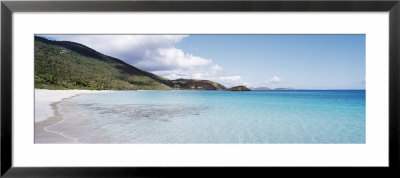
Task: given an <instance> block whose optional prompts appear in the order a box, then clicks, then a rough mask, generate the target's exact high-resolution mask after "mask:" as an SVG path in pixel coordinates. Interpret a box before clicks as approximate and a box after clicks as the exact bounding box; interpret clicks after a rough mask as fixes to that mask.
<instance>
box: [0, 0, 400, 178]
mask: <svg viewBox="0 0 400 178" xmlns="http://www.w3.org/2000/svg"><path fill="white" fill-rule="evenodd" d="M127 11H161V12H185V11H191V12H194V11H198V12H216V11H225V12H236V11H248V12H250V11H251V12H263V11H274V12H277V11H290V12H316V11H318V12H319V11H321V12H389V24H390V25H389V74H388V75H389V133H388V134H389V167H334V168H327V167H312V168H311V167H257V168H250V167H233V168H232V167H201V168H198V167H185V168H182V167H180V168H177V167H151V168H150V167H135V168H132V167H102V168H97V167H74V168H73V167H65V168H52V167H48V168H21V167H13V165H12V151H13V150H12V102H13V101H12V67H11V66H12V61H13V59H12V43H13V42H12V31H13V29H12V17H13V12H127ZM399 22H400V1H399V0H386V1H385V0H364V1H354V0H345V1H343V0H342V1H332V0H311V1H308V0H302V1H293V0H292V1H290V0H281V1H277V0H262V1H2V2H1V73H0V74H1V175H2V176H5V177H133V176H136V177H144V176H161V177H166V176H180V175H182V176H186V177H192V176H207V177H208V176H211V175H216V174H219V175H224V176H226V175H243V176H245V175H246V177H247V175H249V174H254V175H274V173H278V175H285V174H288V173H298V174H308V175H310V173H311V175H313V172H314V169H317V170H318V171H325V173H324V174H323V175H325V174H329V175H337V176H340V174H342V173H341V171H337V169H340V170H344V171H349V172H348V173H346V174H350V175H351V174H354V175H356V174H357V175H358V174H359V173H362V174H368V175H371V174H370V173H372V172H373V173H378V174H379V175H381V174H380V173H382V172H385V173H386V172H387V173H394V174H399V171H398V168H399V161H400V156H399V139H400V137H399V133H400V125H399V113H400V112H399V111H400V107H399V101H400V92H399V91H400V90H399V87H400V86H399V82H400V48H399V43H400V23H399ZM314 175H318V174H314Z"/></svg>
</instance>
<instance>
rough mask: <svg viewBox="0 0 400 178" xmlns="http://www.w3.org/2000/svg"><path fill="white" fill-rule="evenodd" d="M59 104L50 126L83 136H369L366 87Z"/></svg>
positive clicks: (125, 139) (101, 96)
mask: <svg viewBox="0 0 400 178" xmlns="http://www.w3.org/2000/svg"><path fill="white" fill-rule="evenodd" d="M59 108H60V109H59V110H60V112H61V113H63V115H64V117H65V119H64V120H63V121H62V122H60V123H58V124H56V125H54V126H52V127H49V128H48V129H49V130H52V131H57V132H61V133H62V134H63V135H67V136H69V137H74V138H76V139H77V141H78V142H83V143H365V91H364V90H352V91H350V90H337V91H333V90H331V91H323V90H315V91H310V90H303V91H249V92H229V91H118V92H111V93H98V94H88V95H83V96H79V97H74V98H71V99H67V100H65V101H64V102H63V103H61V104H60V105H59ZM71 118H74V119H71Z"/></svg>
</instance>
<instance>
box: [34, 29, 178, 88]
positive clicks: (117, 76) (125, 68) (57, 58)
mask: <svg viewBox="0 0 400 178" xmlns="http://www.w3.org/2000/svg"><path fill="white" fill-rule="evenodd" d="M171 86H173V85H172V82H171V81H170V80H168V79H165V78H162V77H160V76H157V75H155V74H152V73H150V72H146V71H144V70H141V69H138V68H136V67H133V66H131V65H129V64H127V63H125V62H123V61H121V60H119V59H116V58H113V57H110V56H106V55H104V54H101V53H99V52H97V51H95V50H93V49H91V48H89V47H86V46H84V45H81V44H79V43H74V42H69V41H51V40H47V39H45V38H42V37H38V36H35V88H46V89H111V90H135V89H144V90H146V89H171Z"/></svg>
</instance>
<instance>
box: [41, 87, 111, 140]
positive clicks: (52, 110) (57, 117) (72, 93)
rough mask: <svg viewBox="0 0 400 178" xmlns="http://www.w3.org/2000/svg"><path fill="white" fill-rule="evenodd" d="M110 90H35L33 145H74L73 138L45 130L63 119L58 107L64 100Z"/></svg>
mask: <svg viewBox="0 0 400 178" xmlns="http://www.w3.org/2000/svg"><path fill="white" fill-rule="evenodd" d="M106 92H111V91H110V90H101V91H99V90H46V89H35V119H34V127H35V128H34V134H35V135H34V140H35V143H74V142H75V140H74V139H73V138H68V137H66V136H64V135H62V134H60V133H56V132H52V131H49V130H47V129H46V128H47V127H49V126H52V125H54V124H56V123H58V122H60V121H62V120H64V117H63V115H62V113H60V112H59V110H58V109H59V108H58V105H59V104H60V103H61V102H63V101H64V100H65V99H69V98H72V97H77V96H81V95H84V94H93V93H106Z"/></svg>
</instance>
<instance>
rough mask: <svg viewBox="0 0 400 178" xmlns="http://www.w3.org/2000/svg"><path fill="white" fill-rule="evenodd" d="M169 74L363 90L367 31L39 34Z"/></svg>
mask: <svg viewBox="0 0 400 178" xmlns="http://www.w3.org/2000/svg"><path fill="white" fill-rule="evenodd" d="M41 36H43V37H47V38H49V39H52V40H60V41H61V40H62V41H73V42H77V43H81V44H84V45H86V46H88V47H90V48H93V49H95V50H97V51H99V52H100V53H103V54H105V55H109V56H112V57H116V58H118V59H121V60H123V61H125V62H127V63H128V64H131V65H133V66H135V67H138V68H141V69H143V70H146V71H149V72H152V73H155V74H157V75H160V76H163V77H166V78H169V79H178V78H191V79H204V80H212V81H216V82H219V83H221V84H223V85H225V86H227V87H232V86H236V85H245V86H247V87H269V88H280V87H291V88H296V89H365V61H366V60H365V35H363V34H360V35H41Z"/></svg>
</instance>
